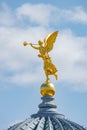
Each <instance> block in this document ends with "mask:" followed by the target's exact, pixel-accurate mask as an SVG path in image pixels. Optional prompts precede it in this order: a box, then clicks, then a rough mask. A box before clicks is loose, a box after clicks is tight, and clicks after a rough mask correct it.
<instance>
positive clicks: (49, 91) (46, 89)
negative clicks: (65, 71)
mask: <svg viewBox="0 0 87 130" xmlns="http://www.w3.org/2000/svg"><path fill="white" fill-rule="evenodd" d="M40 93H41V95H42V96H53V95H54V94H55V87H54V85H53V84H52V83H51V82H45V83H43V84H42V85H41V88H40Z"/></svg>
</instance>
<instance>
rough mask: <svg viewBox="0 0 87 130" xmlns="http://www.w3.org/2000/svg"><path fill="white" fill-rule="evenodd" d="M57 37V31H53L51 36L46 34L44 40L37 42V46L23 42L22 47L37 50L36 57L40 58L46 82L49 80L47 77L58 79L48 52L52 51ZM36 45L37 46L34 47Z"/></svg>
mask: <svg viewBox="0 0 87 130" xmlns="http://www.w3.org/2000/svg"><path fill="white" fill-rule="evenodd" d="M57 35H58V31H55V32H53V33H51V34H48V35H47V36H46V37H45V39H44V40H43V41H41V40H39V41H38V44H32V43H27V42H26V41H24V43H23V44H24V46H26V45H30V46H31V47H32V48H34V49H36V50H39V54H38V57H39V58H42V60H43V62H44V67H43V69H44V72H45V75H46V82H48V81H49V80H50V78H49V75H54V77H55V78H56V80H57V78H58V75H57V71H58V70H57V68H56V66H55V65H54V64H53V62H52V60H51V57H50V55H49V52H50V51H51V50H52V49H53V47H54V43H55V41H56V37H57ZM35 45H37V46H35Z"/></svg>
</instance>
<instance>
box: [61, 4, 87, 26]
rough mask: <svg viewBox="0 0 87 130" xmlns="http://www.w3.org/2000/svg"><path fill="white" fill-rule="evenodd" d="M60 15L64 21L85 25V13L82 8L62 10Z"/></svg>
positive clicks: (86, 13)
mask: <svg viewBox="0 0 87 130" xmlns="http://www.w3.org/2000/svg"><path fill="white" fill-rule="evenodd" d="M61 15H62V16H63V17H64V19H65V20H67V21H71V22H77V23H86V24H87V12H86V11H85V10H84V8H83V7H81V6H80V7H79V6H77V7H74V8H73V9H71V10H66V9H64V10H62V12H61Z"/></svg>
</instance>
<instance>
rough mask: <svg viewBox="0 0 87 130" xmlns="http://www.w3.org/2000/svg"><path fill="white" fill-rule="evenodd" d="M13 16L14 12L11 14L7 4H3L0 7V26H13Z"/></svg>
mask: <svg viewBox="0 0 87 130" xmlns="http://www.w3.org/2000/svg"><path fill="white" fill-rule="evenodd" d="M13 15H14V12H13V13H12V11H11V9H10V8H9V7H8V6H7V4H5V3H3V4H1V5H0V25H4V26H5V25H6V26H8V25H10V26H11V25H13V24H14V22H15V20H14V17H13Z"/></svg>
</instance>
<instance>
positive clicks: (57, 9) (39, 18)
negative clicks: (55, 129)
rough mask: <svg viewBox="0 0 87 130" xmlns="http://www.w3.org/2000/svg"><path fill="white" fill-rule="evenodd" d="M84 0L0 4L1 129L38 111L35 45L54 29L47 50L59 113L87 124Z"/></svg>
mask: <svg viewBox="0 0 87 130" xmlns="http://www.w3.org/2000/svg"><path fill="white" fill-rule="evenodd" d="M86 5H87V1H86V0H84V1H83V0H77V1H75V0H70V1H69V0H66V2H65V1H64V0H62V1H59V0H55V1H54V2H53V1H51V0H48V1H45V0H42V1H40V0H38V1H34V0H33V1H31V0H29V1H28V0H24V1H23V2H22V1H20V0H19V1H17V0H15V1H14V2H13V1H11V0H1V1H0V128H1V130H5V129H6V128H8V127H9V126H10V125H12V124H14V123H16V122H19V121H22V120H25V119H26V118H28V117H30V115H31V114H33V113H36V112H37V111H38V104H39V103H40V102H41V99H40V98H41V95H40V93H39V88H40V86H41V84H42V83H43V82H44V81H45V75H44V72H43V68H42V66H43V62H42V60H41V59H39V58H38V57H37V55H38V51H35V50H33V49H32V48H31V47H30V46H27V47H24V46H23V41H25V40H26V41H27V42H32V43H35V44H37V41H38V40H43V39H44V38H45V36H46V35H47V34H48V33H50V32H53V31H56V30H58V31H59V35H58V37H57V40H56V43H55V46H54V49H53V51H52V52H50V55H51V57H52V60H53V63H55V65H56V66H57V67H58V70H59V71H58V75H59V79H58V81H55V79H54V77H52V76H51V81H52V82H53V83H54V84H55V87H56V91H57V92H56V95H55V100H56V104H57V105H58V112H59V113H61V114H64V115H65V116H66V118H68V119H70V120H72V121H75V122H77V123H79V124H80V125H83V126H84V127H86V126H87V101H86V100H87V7H86Z"/></svg>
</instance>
